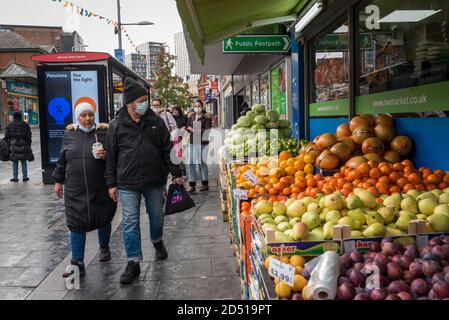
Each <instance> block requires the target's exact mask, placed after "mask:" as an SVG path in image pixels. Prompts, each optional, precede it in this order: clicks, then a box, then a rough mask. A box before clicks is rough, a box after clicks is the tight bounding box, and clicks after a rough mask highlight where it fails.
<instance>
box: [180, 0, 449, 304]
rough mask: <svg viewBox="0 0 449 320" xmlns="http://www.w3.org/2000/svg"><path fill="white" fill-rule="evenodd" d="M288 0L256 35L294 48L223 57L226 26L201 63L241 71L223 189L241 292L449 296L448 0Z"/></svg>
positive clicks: (234, 80) (227, 116)
mask: <svg viewBox="0 0 449 320" xmlns="http://www.w3.org/2000/svg"><path fill="white" fill-rule="evenodd" d="M278 2H279V4H278V6H279V7H278V11H277V12H276V15H274V13H273V14H272V15H271V16H270V15H265V16H263V17H262V16H261V17H259V18H264V19H260V21H265V22H266V21H268V20H267V19H271V20H269V21H271V24H275V25H276V26H275V28H274V30H273V26H272V25H269V26H264V27H262V28H259V29H257V28H256V29H254V28H253V31H252V34H272V33H273V31H274V32H275V33H276V32H277V33H278V34H281V35H285V36H287V37H288V39H289V40H290V42H291V43H290V48H289V52H288V53H286V52H281V53H272V54H267V53H265V54H251V53H248V54H246V55H240V56H239V55H231V54H223V52H222V51H221V50H224V47H225V46H226V43H231V42H228V41H229V40H227V41H224V40H223V39H231V40H232V38H226V37H229V35H228V34H225V33H223V34H222V40H223V45H222V44H221V43H220V46H219V47H220V48H219V50H218V51H219V52H216V54H215V55H214V56H213V57H211V55H212V54H213V52H214V45H213V44H211V45H209V47H207V46H206V49H205V52H203V54H204V53H205V55H204V56H203V58H204V61H203V63H202V64H201V67H200V62H199V59H198V61H196V62H195V61H193V62H192V59H191V62H192V65H193V69H195V68H196V70H198V71H200V68H203V69H201V70H203V71H204V70H207V71H208V72H209V73H210V74H218V75H220V74H222V75H224V74H228V75H229V76H221V78H220V81H219V82H220V89H219V91H220V92H219V95H218V97H217V101H218V105H219V108H218V109H219V110H220V111H219V113H220V114H219V122H220V123H221V124H222V126H223V127H224V128H227V129H229V131H228V133H227V135H226V139H225V141H224V146H223V148H222V154H221V156H220V159H221V161H220V183H219V187H220V194H221V209H222V212H223V218H224V219H225V220H226V221H228V223H229V229H230V232H231V242H232V247H233V250H234V255H235V257H236V260H237V262H238V263H237V265H238V271H239V273H240V275H241V287H242V298H243V299H248V300H264V299H282V300H443V299H449V173H448V170H449V162H448V161H447V159H448V158H449V142H448V140H447V138H446V137H447V136H448V135H449V118H448V115H449V2H448V1H446V0H397V1H388V0H370V1H360V0H357V1H356V0H353V1H340V0H328V1H321V0H314V1H278ZM248 3H253V4H254V1H248ZM245 5H249V4H245ZM264 9H267V8H264V5H262V4H260V12H266V10H265V11H264ZM192 12H193V13H192ZM192 12H191V14H192V15H194V16H195V18H199V19H200V18H201V16H202V15H204V14H205V13H206V11H201V10H200V9H198V10H197V11H192ZM242 12H243V13H241V15H244V14H245V13H244V12H245V11H242ZM246 14H248V13H246ZM261 14H262V13H261ZM292 15H293V18H292ZM288 17H290V18H288ZM182 18H183V22H184V23H185V25H186V26H187V27H186V28H187V29H188V30H190V31H191V33H194V32H193V31H192V30H193V28H189V26H192V20H195V19H193V18H192V17H190V19H189V17H186V16H183V15H182ZM243 18H248V17H247V16H245V17H243ZM243 18H242V19H243ZM287 18H288V19H287ZM248 19H249V18H248ZM285 20H288V21H285ZM281 21H282V22H281ZM214 23H216V24H217V25H214ZM219 23H224V22H223V21H217V22H213V21H209V23H208V26H209V27H210V28H211V29H212V27H216V28H215V29H214V30H219V29H220V28H218V24H219ZM220 27H221V28H223V30H226V28H225V26H224V25H220ZM202 31H203V33H204V34H203V36H204V38H201V37H200V36H198V35H197V36H198V37H199V38H198V39H203V40H204V39H207V36H208V31H207V29H203V30H202ZM247 31H250V30H247ZM249 33H250V32H249ZM250 34H251V33H250ZM214 36H215V37H216V38H217V37H218V36H217V35H216V34H214ZM191 38H192V39H194V40H195V36H192V35H191ZM187 40H188V41H187V42H188V48H189V50H195V49H194V47H195V41H194V40H189V39H187ZM286 41H287V40H286ZM203 43H205V44H207V41H203ZM217 48H218V47H217ZM217 48H215V49H217ZM192 52H193V51H192ZM211 61H214V62H215V63H213V64H211V63H210V62H211ZM217 61H223V63H216V62H217ZM195 63H196V66H195ZM208 65H209V66H210V67H209V68H208Z"/></svg>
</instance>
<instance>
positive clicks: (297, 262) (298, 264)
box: [289, 255, 306, 267]
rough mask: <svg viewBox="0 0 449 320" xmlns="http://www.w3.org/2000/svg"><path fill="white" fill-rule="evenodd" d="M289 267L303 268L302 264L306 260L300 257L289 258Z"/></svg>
mask: <svg viewBox="0 0 449 320" xmlns="http://www.w3.org/2000/svg"><path fill="white" fill-rule="evenodd" d="M289 263H290V265H292V266H293V267H304V264H305V263H306V260H305V259H304V257H302V256H297V255H295V256H291V257H290V262H289Z"/></svg>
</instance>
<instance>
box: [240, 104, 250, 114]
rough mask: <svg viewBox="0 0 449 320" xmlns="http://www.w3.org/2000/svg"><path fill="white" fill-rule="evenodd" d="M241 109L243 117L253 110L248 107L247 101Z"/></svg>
mask: <svg viewBox="0 0 449 320" xmlns="http://www.w3.org/2000/svg"><path fill="white" fill-rule="evenodd" d="M240 109H241V110H242V111H241V112H240V116H241V117H242V116H244V115H246V113H247V112H248V111H250V110H251V108H250V107H249V105H248V102H246V101H245V102H243V103H242V105H241V106H240Z"/></svg>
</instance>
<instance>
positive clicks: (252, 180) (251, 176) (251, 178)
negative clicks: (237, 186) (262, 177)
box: [243, 170, 258, 186]
mask: <svg viewBox="0 0 449 320" xmlns="http://www.w3.org/2000/svg"><path fill="white" fill-rule="evenodd" d="M243 176H244V177H245V179H246V180H248V181H249V182H250V183H251V184H252V185H253V186H255V185H256V183H257V180H258V179H257V177H256V176H255V175H254V173H252V172H251V170H248V171H246V172H245V173H244V174H243Z"/></svg>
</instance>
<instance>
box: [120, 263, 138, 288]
mask: <svg viewBox="0 0 449 320" xmlns="http://www.w3.org/2000/svg"><path fill="white" fill-rule="evenodd" d="M139 275H140V264H139V262H133V261H128V265H127V266H126V270H125V272H123V273H122V275H121V276H120V283H121V284H130V283H131V282H133V281H134V279H136V278H137V277H139Z"/></svg>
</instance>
